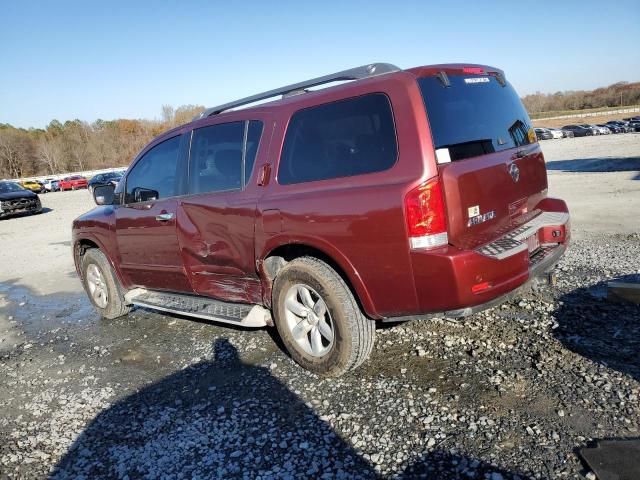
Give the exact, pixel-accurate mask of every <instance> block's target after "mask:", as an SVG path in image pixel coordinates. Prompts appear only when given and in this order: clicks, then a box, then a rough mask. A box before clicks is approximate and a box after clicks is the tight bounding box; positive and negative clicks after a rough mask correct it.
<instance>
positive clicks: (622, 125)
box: [607, 120, 632, 133]
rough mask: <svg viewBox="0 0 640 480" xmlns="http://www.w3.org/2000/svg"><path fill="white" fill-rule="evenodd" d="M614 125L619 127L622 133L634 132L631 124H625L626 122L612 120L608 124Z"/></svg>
mask: <svg viewBox="0 0 640 480" xmlns="http://www.w3.org/2000/svg"><path fill="white" fill-rule="evenodd" d="M610 125H613V126H615V127H618V128H619V129H620V130H621V131H622V133H628V132H631V131H632V128H631V127H630V126H629V122H625V121H624V120H610V121H608V122H607V126H610Z"/></svg>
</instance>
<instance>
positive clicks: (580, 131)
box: [562, 125, 595, 137]
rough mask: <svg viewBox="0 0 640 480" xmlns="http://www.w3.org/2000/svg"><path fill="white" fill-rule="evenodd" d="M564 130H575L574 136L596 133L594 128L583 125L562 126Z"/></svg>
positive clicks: (587, 135)
mask: <svg viewBox="0 0 640 480" xmlns="http://www.w3.org/2000/svg"><path fill="white" fill-rule="evenodd" d="M562 130H568V131H570V132H573V136H574V137H590V136H592V135H595V133H594V130H593V129H592V128H586V127H583V126H582V125H565V126H564V127H562Z"/></svg>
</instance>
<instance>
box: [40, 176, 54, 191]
mask: <svg viewBox="0 0 640 480" xmlns="http://www.w3.org/2000/svg"><path fill="white" fill-rule="evenodd" d="M54 182H55V183H54ZM42 185H43V186H44V189H45V190H46V191H47V192H55V191H57V190H58V180H56V179H55V178H47V179H45V180H43V181H42Z"/></svg>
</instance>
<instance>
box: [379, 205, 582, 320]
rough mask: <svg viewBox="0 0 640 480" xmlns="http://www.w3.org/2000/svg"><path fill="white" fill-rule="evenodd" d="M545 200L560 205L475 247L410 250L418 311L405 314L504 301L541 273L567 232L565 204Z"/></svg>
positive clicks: (466, 310)
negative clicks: (466, 248)
mask: <svg viewBox="0 0 640 480" xmlns="http://www.w3.org/2000/svg"><path fill="white" fill-rule="evenodd" d="M548 200H551V199H548ZM545 202H546V201H545ZM558 202H559V201H558ZM549 203H551V204H552V205H553V206H557V207H561V208H558V210H559V211H556V212H542V214H541V215H540V216H538V217H536V218H534V219H533V220H532V221H530V222H528V223H527V224H525V225H523V226H521V227H520V228H518V229H516V230H514V231H513V232H510V233H509V234H508V235H505V236H504V237H502V238H500V239H498V240H496V241H494V242H492V243H490V244H488V245H483V246H481V247H479V248H477V249H475V250H462V249H459V248H456V247H454V246H448V247H444V248H442V249H439V250H438V251H427V250H425V251H414V252H412V254H411V256H412V266H413V274H414V284H415V289H416V297H417V302H418V308H419V311H417V312H410V313H409V312H407V313H408V315H403V317H405V316H406V317H414V316H422V317H424V316H427V317H428V316H449V317H464V316H467V315H470V314H472V313H475V312H477V311H480V310H484V309H486V308H489V307H492V306H494V305H497V304H499V303H501V302H503V301H505V300H506V299H507V298H508V296H509V295H512V294H514V293H515V292H514V291H515V290H517V289H519V288H520V287H522V286H524V285H525V284H527V283H529V282H530V281H532V280H533V279H535V278H536V277H539V276H542V275H545V274H546V273H547V272H548V271H549V270H551V269H552V268H553V267H554V266H555V264H556V263H558V261H559V260H560V259H561V258H562V256H563V254H564V253H565V251H566V248H567V245H568V242H569V238H570V223H569V215H568V212H567V211H566V205H564V202H559V203H554V202H549ZM393 317H397V316H396V315H394V316H393ZM397 319H398V318H395V320H397ZM399 319H400V320H401V319H402V318H399ZM389 320H392V319H389Z"/></svg>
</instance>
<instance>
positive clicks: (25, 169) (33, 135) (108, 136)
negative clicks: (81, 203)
mask: <svg viewBox="0 0 640 480" xmlns="http://www.w3.org/2000/svg"><path fill="white" fill-rule="evenodd" d="M202 110H204V107H202V106H200V105H183V106H181V107H178V108H177V109H174V108H173V107H171V106H169V105H164V106H163V107H162V118H161V119H160V120H127V119H119V120H96V121H95V122H93V123H88V122H84V121H82V120H69V121H66V122H64V123H61V122H59V121H58V120H52V121H51V122H50V123H49V125H47V126H46V128H44V129H40V128H29V129H24V128H15V127H13V126H11V125H9V124H0V179H2V178H24V177H30V176H40V175H55V174H60V173H66V172H74V171H83V170H97V169H101V168H110V167H122V166H126V165H128V164H129V163H130V162H131V160H132V159H133V158H134V157H135V155H136V154H137V153H138V152H139V151H140V150H141V149H142V148H143V147H144V146H145V145H146V144H147V143H148V142H149V141H150V140H151V139H152V138H154V137H155V136H157V135H159V134H160V133H162V132H163V131H165V130H167V129H169V128H173V127H176V126H178V125H182V124H183V123H186V122H189V121H190V120H191V119H192V118H193V117H194V116H196V115H197V114H198V113H200V112H201V111H202Z"/></svg>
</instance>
